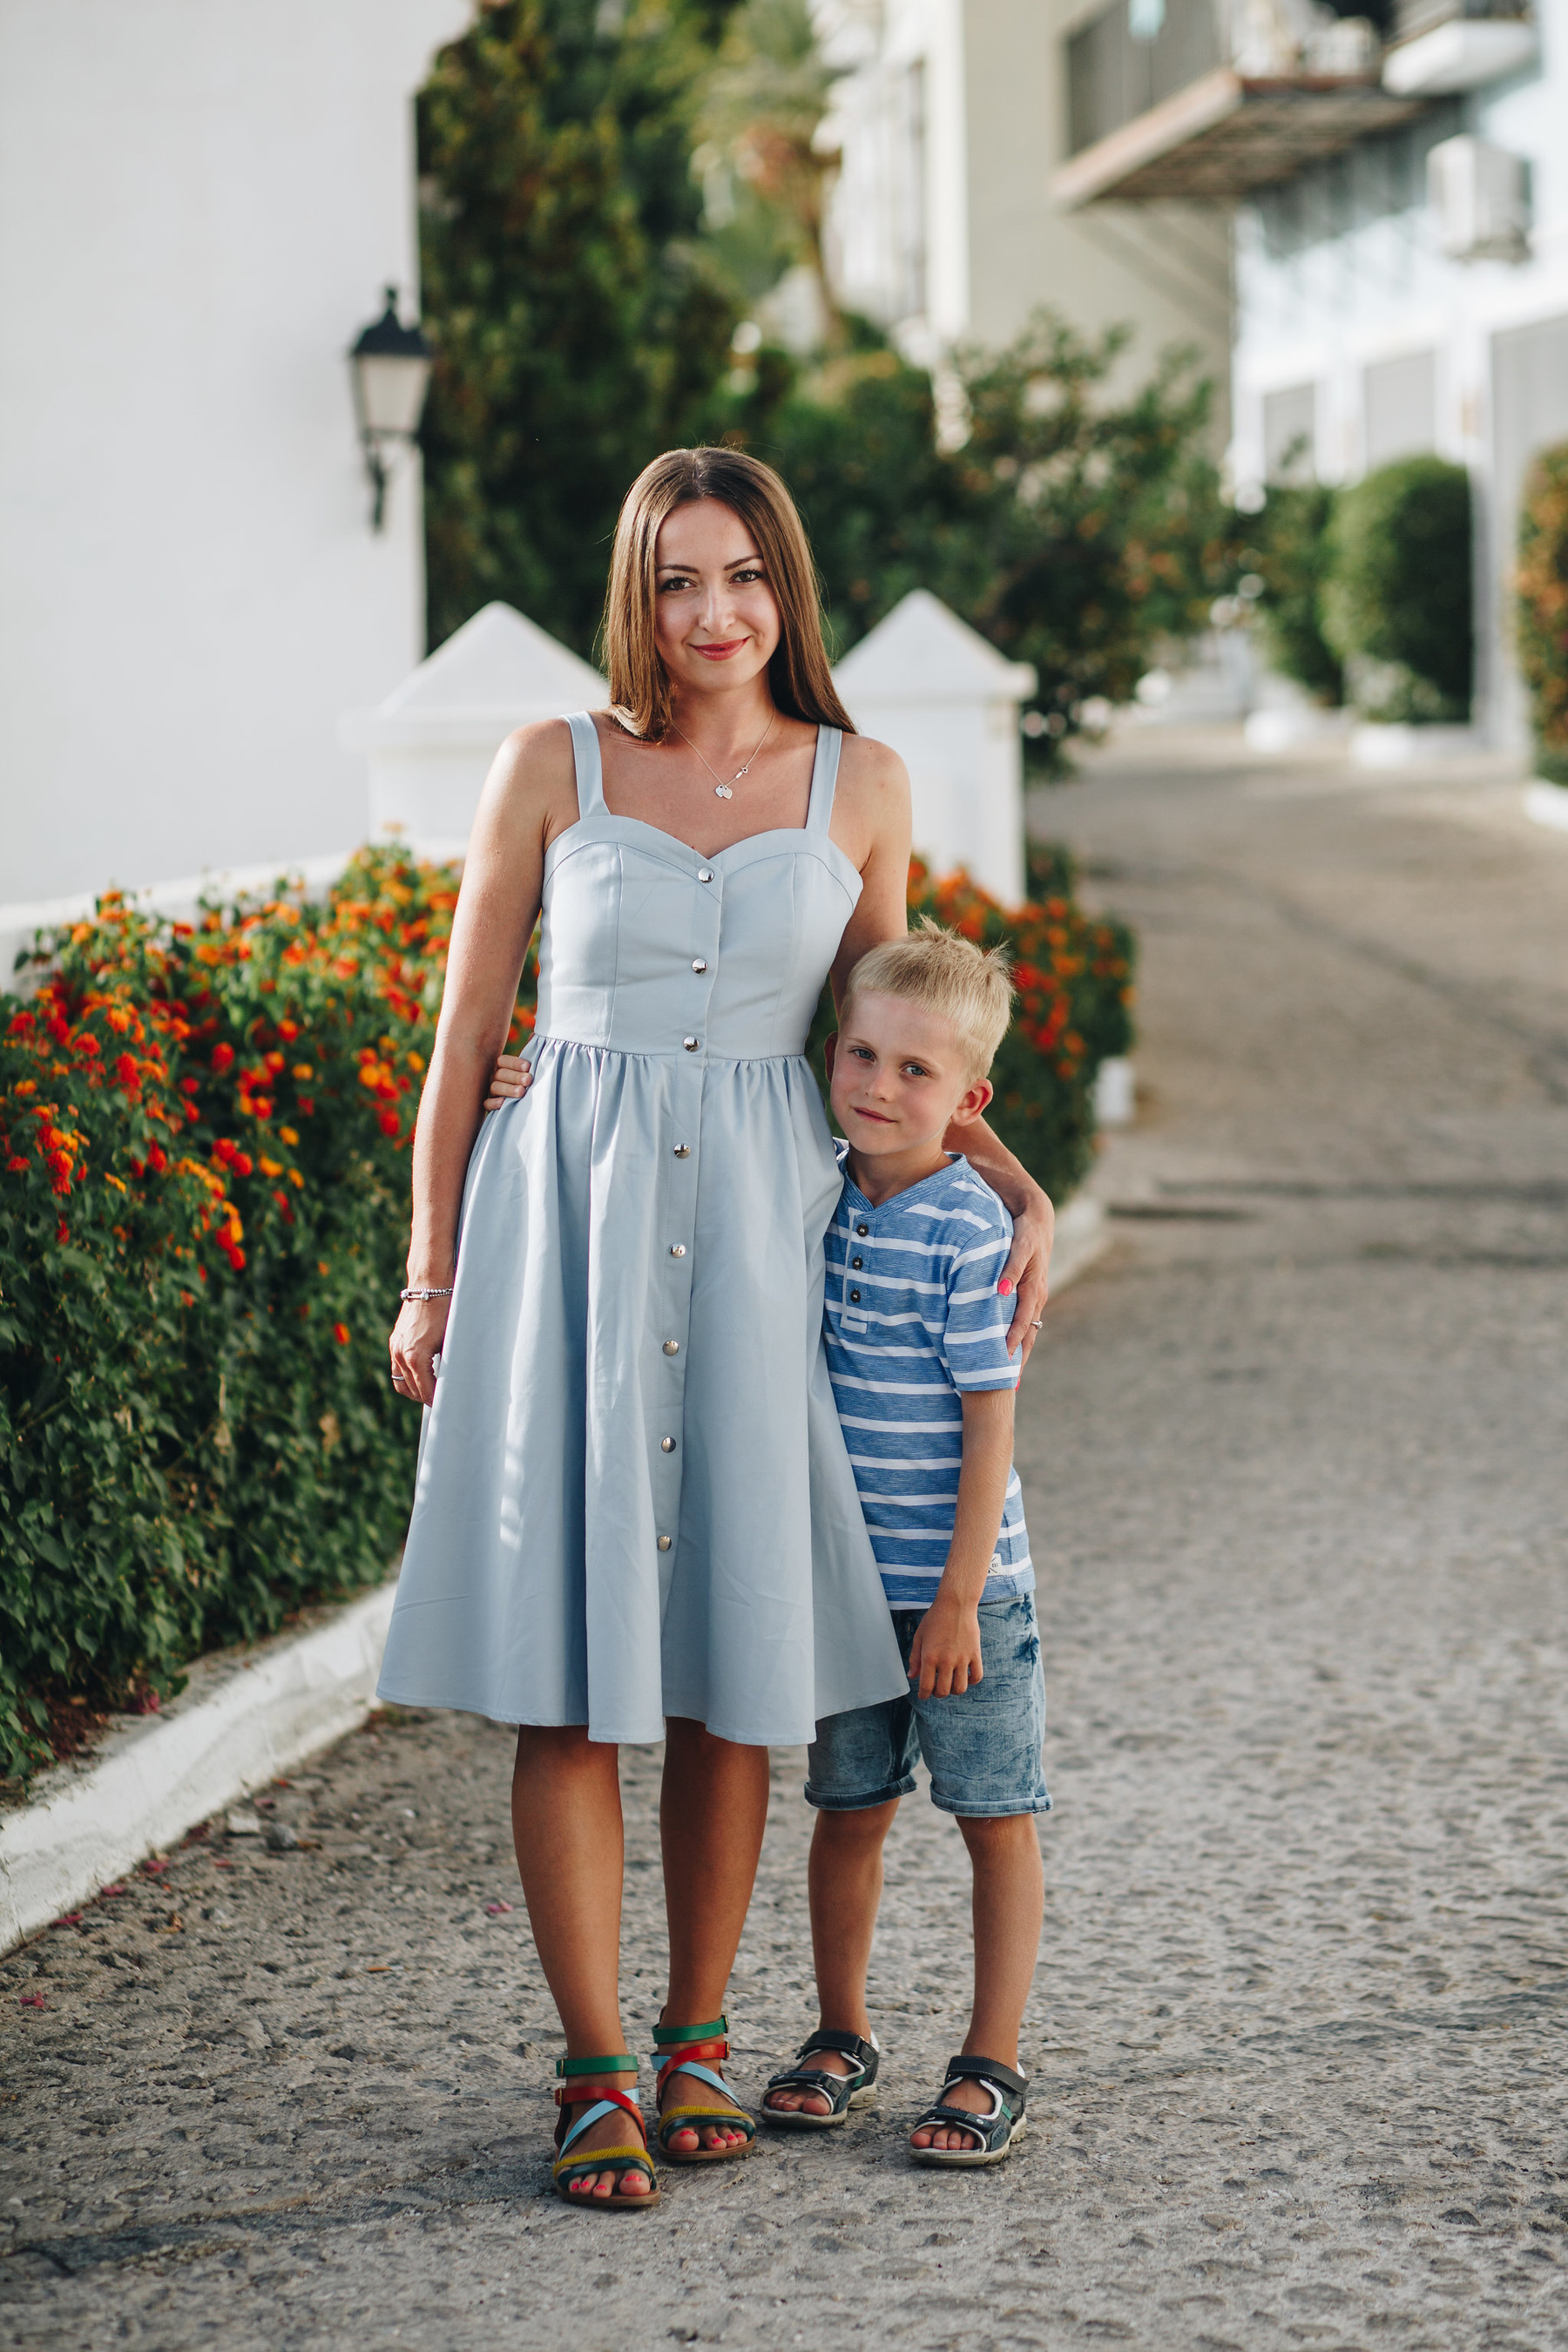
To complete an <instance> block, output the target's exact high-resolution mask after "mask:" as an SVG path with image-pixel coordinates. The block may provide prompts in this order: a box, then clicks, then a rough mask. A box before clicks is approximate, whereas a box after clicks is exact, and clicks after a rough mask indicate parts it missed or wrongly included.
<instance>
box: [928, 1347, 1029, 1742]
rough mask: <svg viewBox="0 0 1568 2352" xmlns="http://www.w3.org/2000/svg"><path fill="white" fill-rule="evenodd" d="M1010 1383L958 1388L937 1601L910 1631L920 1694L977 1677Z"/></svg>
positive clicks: (1007, 1448) (1007, 1447)
mask: <svg viewBox="0 0 1568 2352" xmlns="http://www.w3.org/2000/svg"><path fill="white" fill-rule="evenodd" d="M1013 1397H1014V1391H1013V1390H1012V1389H1010V1388H1007V1389H966V1390H964V1391H963V1396H962V1402H963V1462H962V1464H961V1465H960V1468H959V1473H958V1501H957V1504H956V1506H955V1507H954V1510H953V1517H952V1544H951V1546H950V1547H949V1549H948V1555H947V1566H946V1567H945V1568H944V1569H943V1570H942V1582H941V1583H940V1584H939V1585H938V1587H937V1593H936V1599H935V1600H934V1601H932V1602H931V1607H930V1608H929V1609H928V1610H927V1611H926V1613H925V1615H924V1616H923V1617H922V1618H921V1622H920V1623H919V1625H918V1626H917V1627H916V1629H915V1638H914V1641H913V1643H912V1644H911V1646H910V1677H911V1679H912V1678H913V1677H914V1676H916V1675H919V1677H920V1692H919V1695H920V1696H921V1698H930V1697H931V1695H932V1693H933V1692H934V1693H935V1695H936V1696H937V1697H938V1698H949V1697H952V1698H959V1697H962V1696H963V1693H964V1692H965V1691H966V1690H967V1689H968V1688H969V1685H970V1684H971V1683H977V1682H979V1681H980V1679H981V1664H980V1613H979V1612H980V1596H981V1594H982V1593H983V1592H984V1590H985V1580H986V1578H987V1576H988V1575H989V1574H990V1572H991V1562H992V1559H993V1557H994V1553H995V1550H996V1538H997V1537H998V1535H1000V1533H1001V1531H1002V1513H1003V1511H1004V1510H1005V1507H1006V1502H1007V1482H1008V1480H1009V1479H1010V1477H1011V1476H1012V1475H1013Z"/></svg>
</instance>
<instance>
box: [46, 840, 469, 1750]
mask: <svg viewBox="0 0 1568 2352" xmlns="http://www.w3.org/2000/svg"><path fill="white" fill-rule="evenodd" d="M455 896H456V884H455V880H454V877H452V876H451V875H449V874H441V873H437V872H433V871H423V872H421V871H419V870H417V869H416V868H415V867H414V866H411V865H409V864H407V863H405V861H403V860H401V859H400V858H399V857H398V856H395V854H389V853H381V852H378V853H375V854H374V855H372V854H368V853H367V854H366V855H365V856H363V857H362V858H360V859H359V860H358V861H357V862H356V863H355V865H354V866H352V867H351V868H350V869H349V871H348V873H347V874H346V875H345V876H344V877H343V878H342V882H341V883H340V884H339V885H338V887H336V889H335V890H334V891H333V893H332V895H331V900H330V901H329V903H328V904H327V905H325V906H322V907H312V906H301V905H299V904H297V903H290V902H289V901H287V900H275V901H272V902H269V903H268V905H266V906H264V907H256V908H241V909H231V910H229V911H228V912H227V913H226V914H220V913H219V912H217V911H216V910H213V911H211V912H209V913H208V914H206V915H205V918H204V919H203V921H202V924H201V925H200V927H199V928H196V929H193V928H192V927H191V926H189V925H186V924H170V923H167V922H162V921H158V922H153V921H149V920H147V919H143V918H142V917H141V916H139V915H137V914H135V913H133V912H132V911H131V910H130V909H129V908H127V907H125V906H124V905H123V904H122V903H121V901H120V900H118V899H115V898H110V899H106V900H105V901H103V902H102V905H101V908H100V914H99V918H98V919H97V921H96V922H93V923H82V924H79V925H77V926H76V927H75V929H73V930H72V931H70V932H69V933H68V934H61V935H58V936H57V937H55V938H54V939H52V940H47V943H46V944H47V947H48V948H49V949H50V950H51V951H52V952H53V954H54V958H55V968H54V971H53V972H52V974H51V976H49V977H47V979H46V980H45V982H44V983H43V985H42V986H41V987H40V989H39V990H38V991H37V993H36V994H35V995H34V996H32V997H31V998H30V999H28V1000H26V1001H23V1000H19V999H17V998H16V997H11V998H5V999H3V1000H0V1168H3V1171H4V1172H3V1174H0V1771H16V1770H19V1769H24V1768H25V1767H26V1765H27V1764H28V1763H29V1762H30V1761H33V1760H37V1758H38V1757H39V1756H40V1754H42V1753H43V1752H44V1748H43V1742H42V1737H41V1735H42V1733H43V1731H44V1728H45V1725H46V1718H47V1701H48V1700H49V1699H50V1698H51V1697H57V1698H58V1697H65V1696H71V1697H73V1698H79V1699H80V1698H85V1699H87V1700H88V1701H89V1702H90V1703H93V1704H103V1703H107V1702H110V1701H112V1702H115V1703H123V1702H124V1701H125V1699H126V1697H127V1696H128V1695H129V1694H133V1693H134V1692H135V1691H137V1690H142V1691H143V1692H145V1693H147V1694H149V1695H156V1694H157V1693H160V1692H166V1691H168V1690H169V1689H170V1688H171V1687H172V1686H173V1685H174V1683H175V1682H176V1681H177V1677H178V1673H179V1669H180V1667H181V1665H182V1664H183V1663H184V1661H185V1660H187V1659H188V1658H190V1657H192V1656H193V1655H195V1654H196V1653H197V1652H198V1651H200V1650H202V1649H204V1648H210V1647H212V1646H213V1645H214V1644H216V1643H222V1642H225V1641H229V1640H234V1639H239V1638H250V1637H252V1636H255V1635H258V1634H261V1633H268V1632H269V1631H271V1630H272V1629H274V1628H275V1627H276V1626H277V1625H279V1623H280V1622H281V1621H282V1620H283V1618H284V1617H285V1615H286V1614H287V1613H288V1612H289V1611H290V1610H292V1609H293V1608H295V1607H297V1606H298V1605H299V1604H300V1602H301V1601H304V1600H306V1599H307V1598H309V1597H310V1596H313V1595H318V1594H323V1593H334V1592H342V1591H349V1590H352V1589H353V1587H355V1586H356V1585H361V1584H363V1583H366V1582H368V1581H372V1580H375V1579H377V1578H379V1577H382V1576H384V1574H385V1572H386V1569H387V1564H388V1562H389V1560H390V1559H392V1557H393V1555H394V1553H395V1549H396V1547H397V1543H398V1541H399V1538H400V1537H401V1535H402V1532H403V1528H404V1525H405V1518H406V1514H407V1507H408V1493H409V1483H410V1476H411V1472H412V1465H413V1456H414V1445H415V1441H416V1423H415V1418H414V1416H412V1415H410V1414H409V1413H408V1412H407V1411H406V1408H405V1407H403V1406H401V1405H400V1404H399V1402H397V1401H396V1400H395V1398H394V1397H393V1395H392V1392H391V1390H390V1387H389V1385H388V1381H387V1377H386V1355H385V1339H386V1333H387V1330H388V1328H389V1327H390V1325H391V1322H392V1319H393V1317H394V1315H395V1311H396V1294H397V1289H398V1286H399V1284H400V1282H401V1281H402V1279H403V1276H402V1274H401V1271H400V1268H401V1265H402V1261H403V1258H404V1255H405V1248H406V1234H407V1208H406V1199H407V1189H408V1161H407V1143H408V1139H409V1134H410V1130H411V1126H412V1111H413V1107H414V1101H415V1092H416V1085H417V1081H418V1075H419V1072H420V1070H421V1068H422V1067H423V1056H424V1053H425V1052H427V1051H428V1046H429V1039H430V1034H431V1031H432V1028H433V1024H434V1014H435V1009H436V1003H437V999H438V994H439V989H440V976H441V968H442V960H443V957H444V953H445V943H446V937H447V931H448V929H449V927H450V920H451V911H450V910H451V908H452V906H453V904H454V903H455Z"/></svg>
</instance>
